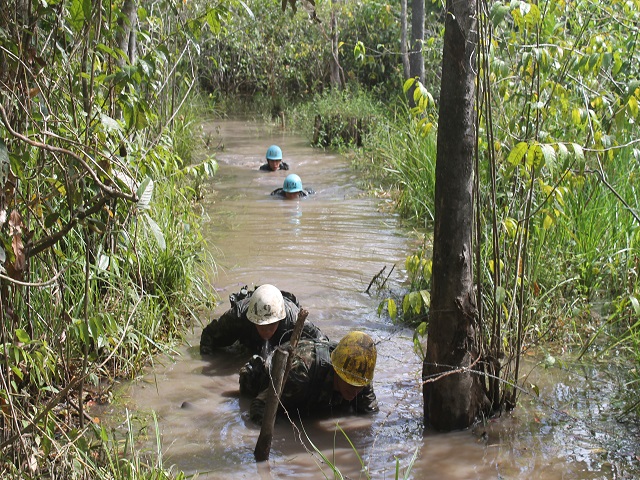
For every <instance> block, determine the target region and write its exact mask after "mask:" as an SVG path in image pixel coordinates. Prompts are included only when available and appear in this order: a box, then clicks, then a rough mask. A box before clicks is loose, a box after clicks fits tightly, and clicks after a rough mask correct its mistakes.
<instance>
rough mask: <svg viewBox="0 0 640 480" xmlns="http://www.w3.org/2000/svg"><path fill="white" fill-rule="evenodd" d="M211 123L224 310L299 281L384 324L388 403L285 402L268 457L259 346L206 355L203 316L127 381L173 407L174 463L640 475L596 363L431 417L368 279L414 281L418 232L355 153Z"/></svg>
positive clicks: (212, 469) (335, 315)
mask: <svg viewBox="0 0 640 480" xmlns="http://www.w3.org/2000/svg"><path fill="white" fill-rule="evenodd" d="M206 129H207V131H208V132H209V133H210V135H211V137H212V144H218V143H220V144H221V146H222V145H223V146H224V148H223V149H222V150H221V151H220V152H219V153H218V154H217V158H218V161H219V164H220V169H219V173H218V174H217V175H216V177H215V178H214V179H213V181H212V182H211V184H210V185H209V186H208V194H207V196H206V199H205V201H204V209H205V220H204V221H205V233H206V237H207V241H208V242H209V245H210V249H211V253H212V255H213V257H214V258H215V260H216V265H217V267H216V268H217V271H216V272H215V281H214V284H215V287H216V289H217V291H218V294H219V296H220V298H221V299H222V303H221V304H220V305H219V306H218V307H217V309H216V312H215V313H214V315H213V318H215V317H216V316H218V315H220V314H221V313H222V312H224V311H225V310H226V309H227V308H229V301H228V296H229V294H231V293H234V292H236V291H238V290H239V289H240V288H241V287H242V286H244V285H249V286H253V285H259V284H263V283H272V284H274V285H276V286H277V287H279V288H280V289H282V290H286V291H290V292H292V293H294V294H295V295H296V296H297V298H298V300H299V301H300V303H301V304H302V306H303V307H304V308H306V309H307V310H308V311H309V312H310V314H309V320H310V321H312V322H313V323H315V324H316V325H318V326H320V327H321V329H322V330H323V331H324V332H325V333H326V334H327V335H328V336H329V337H331V338H333V339H340V338H341V337H342V336H343V335H344V334H345V333H346V332H348V331H349V330H352V329H360V330H363V331H366V332H368V333H369V334H370V335H371V336H373V337H374V339H375V340H376V341H377V342H378V363H377V368H376V373H375V378H374V388H375V391H376V395H377V397H378V401H379V403H380V412H379V413H378V414H376V415H373V416H345V417H325V418H315V419H308V418H305V419H303V420H302V421H300V419H298V418H292V419H286V418H278V421H277V424H276V432H275V435H274V440H273V446H272V450H271V460H270V462H268V463H266V464H260V465H257V464H256V463H255V461H254V458H253V449H254V447H255V442H256V440H257V438H258V433H259V429H258V427H256V426H255V425H253V424H252V423H251V421H250V420H249V418H248V415H247V412H248V407H249V402H248V401H247V400H246V399H244V398H240V396H239V391H238V370H239V368H240V367H241V366H242V364H243V363H244V361H245V360H246V359H247V355H246V354H244V353H242V352H220V353H217V354H215V355H213V356H210V357H202V356H201V355H200V354H199V351H198V342H199V336H200V331H201V328H196V329H195V330H194V332H193V333H192V334H191V335H190V337H189V340H190V343H191V345H190V346H185V347H183V348H182V349H181V350H180V351H179V355H178V356H176V357H175V358H173V359H164V360H163V359H158V360H157V361H156V362H155V365H154V368H153V371H152V372H150V373H149V374H148V375H146V376H145V377H144V378H143V379H142V380H141V381H139V382H136V383H135V384H132V385H130V386H129V387H128V388H127V389H126V390H125V391H124V392H123V394H122V395H123V400H124V403H125V404H126V405H127V407H128V408H129V409H130V410H133V411H136V412H139V413H140V414H145V413H148V412H151V411H155V412H156V413H157V415H158V422H159V429H160V433H161V440H162V452H163V460H164V464H165V465H175V467H176V468H177V469H179V470H182V471H184V472H185V473H188V474H191V475H194V474H197V478H200V479H220V478H233V479H237V478H263V479H270V478H285V477H291V478H312V479H315V478H325V477H326V478H334V474H333V472H332V471H331V470H330V468H329V467H328V466H327V465H326V464H325V463H324V462H323V461H322V459H321V457H320V455H319V454H318V452H317V451H315V449H318V450H319V451H320V452H322V455H324V456H325V457H326V458H327V459H329V460H330V461H331V462H332V463H334V464H335V465H336V467H337V468H338V469H339V470H340V472H341V473H342V475H344V477H345V478H358V479H360V478H367V475H370V477H371V478H373V479H390V478H396V468H397V467H398V468H399V471H400V476H399V478H403V476H404V472H405V471H406V469H407V467H408V465H409V463H410V462H411V459H412V457H413V456H414V454H416V460H415V463H414V464H413V469H412V471H411V475H410V477H409V478H415V479H424V478H429V479H440V478H447V479H448V478H456V479H471V478H474V479H493V478H531V477H534V476H535V477H538V478H541V479H546V478H548V479H563V478H576V479H599V478H603V479H604V478H633V474H634V472H636V470H634V465H636V464H634V459H633V456H634V455H637V454H639V453H640V452H638V451H637V449H636V450H634V444H636V445H637V442H638V438H640V437H639V436H638V432H637V431H633V430H632V429H630V430H628V435H629V436H630V438H628V439H627V440H625V441H622V442H621V443H619V444H618V448H619V451H616V452H612V451H611V449H610V448H605V447H603V444H607V440H609V437H607V435H609V433H610V432H609V431H608V430H607V429H609V428H611V429H615V428H623V427H618V426H617V425H616V424H615V422H614V423H612V424H607V425H606V426H600V427H599V428H598V429H595V430H593V429H592V428H590V423H589V422H588V421H586V422H585V421H583V420H585V419H586V420H589V419H591V418H592V416H597V415H600V414H601V413H602V411H601V407H600V403H601V400H602V398H603V397H604V394H602V392H603V390H607V391H608V390H609V389H612V388H613V386H612V385H611V383H610V382H609V381H608V380H607V379H606V378H605V379H601V378H600V375H599V373H598V372H596V371H582V372H580V373H578V374H572V373H568V372H566V371H564V370H559V369H556V370H554V373H553V374H551V373H550V372H549V371H546V372H544V375H542V376H541V377H536V376H532V377H531V381H535V382H537V383H538V387H539V388H540V396H541V398H546V399H547V400H544V401H540V400H538V399H535V398H532V397H529V396H525V397H524V399H523V401H522V405H521V406H520V407H519V408H518V409H516V411H515V412H514V413H513V414H509V415H505V416H503V417H502V418H500V419H497V420H491V421H489V422H487V424H486V425H484V426H481V427H478V428H475V429H472V430H468V431H463V432H455V433H451V434H436V433H433V432H430V431H425V429H424V428H423V426H422V398H421V390H420V386H419V385H420V381H419V379H420V371H421V361H420V359H419V358H418V356H417V355H416V354H415V353H414V351H413V343H412V331H411V330H408V329H405V328H402V327H399V326H396V325H393V324H392V323H391V322H390V321H389V320H388V319H387V318H384V317H383V318H380V317H378V315H377V313H376V311H377V306H378V303H379V301H380V299H379V298H377V297H376V296H375V295H369V294H367V293H365V290H366V289H367V287H368V285H369V283H370V281H371V280H372V278H373V277H374V276H375V275H376V274H377V273H378V272H379V271H380V270H381V269H382V268H383V267H385V266H386V267H387V271H388V270H389V269H390V268H391V267H392V266H393V265H395V266H396V270H395V271H394V274H393V275H392V276H391V277H390V279H389V281H390V282H394V283H395V284H396V287H399V286H400V285H401V283H402V282H403V281H404V277H403V265H404V259H405V257H406V255H407V254H408V253H411V252H412V249H413V248H414V245H412V244H411V242H410V240H408V239H409V238H410V236H409V235H408V234H407V233H408V232H405V231H403V229H402V227H401V226H400V224H399V221H398V219H397V218H396V217H394V216H393V215H391V214H389V213H388V212H385V211H382V210H381V209H380V203H379V201H378V200H376V199H373V198H369V197H366V196H364V195H362V192H361V191H360V190H359V189H358V188H357V186H356V184H357V180H358V177H357V172H354V171H353V170H352V169H351V168H350V166H349V164H348V162H347V161H346V160H345V159H344V158H342V157H341V156H339V155H336V154H332V153H327V152H324V151H321V150H317V149H312V148H311V147H309V146H308V142H307V140H305V139H304V138H302V137H300V136H296V135H292V134H290V133H286V132H284V131H282V130H281V129H279V128H277V127H269V126H267V125H264V124H262V123H255V122H250V121H242V120H224V121H218V122H212V123H210V124H208V125H206ZM271 144H278V145H279V146H280V147H281V148H282V150H283V153H284V160H285V161H286V162H288V163H289V165H290V167H291V170H290V171H288V172H287V171H278V172H261V171H259V170H258V167H259V166H260V165H261V164H262V163H264V154H265V151H266V149H267V147H268V146H269V145H271ZM288 173H297V174H298V175H300V177H301V178H302V181H303V184H304V186H305V188H308V187H312V188H313V189H314V190H315V191H316V192H317V193H316V194H315V195H312V196H310V197H307V198H305V199H301V200H299V201H284V200H279V199H276V198H274V197H271V196H270V195H269V193H270V192H271V191H272V190H274V189H275V188H278V187H280V186H282V182H283V180H284V178H285V176H286V175H287V174H288ZM589 389H591V391H596V390H597V391H599V392H601V393H600V395H599V396H598V398H597V399H590V398H589V397H588V395H586V394H585V393H584V392H585V391H589ZM590 409H591V410H593V411H589V410H590ZM585 412H586V413H585ZM338 426H339V428H338ZM340 429H342V431H344V434H343V433H342V432H341V431H340ZM608 432H609V433H608ZM345 434H346V436H348V440H347V438H346V437H345ZM634 435H635V437H634ZM602 437H606V438H602ZM611 438H618V437H617V436H615V435H613V434H612V435H611ZM350 442H351V443H352V444H353V446H354V447H355V450H357V454H356V452H355V451H354V448H352V447H351V445H350ZM151 443H153V442H151V441H150V444H151ZM610 443H611V442H609V443H608V444H607V445H609V444H610ZM314 446H315V447H314ZM149 448H151V449H153V448H155V447H151V446H150V447H149ZM625 459H627V460H628V461H627V460H625ZM365 471H366V472H367V473H365ZM636 473H637V472H636Z"/></svg>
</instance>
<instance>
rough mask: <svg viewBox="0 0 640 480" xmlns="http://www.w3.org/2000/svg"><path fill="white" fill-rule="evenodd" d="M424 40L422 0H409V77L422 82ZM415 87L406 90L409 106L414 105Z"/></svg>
mask: <svg viewBox="0 0 640 480" xmlns="http://www.w3.org/2000/svg"><path fill="white" fill-rule="evenodd" d="M423 42H424V0H411V51H410V52H409V77H410V78H417V79H418V81H420V83H424V58H423V57H422V43H423ZM414 90H415V87H412V88H410V89H409V90H407V95H408V99H409V106H410V107H411V108H413V107H415V106H416V102H415V100H414V99H413V91H414Z"/></svg>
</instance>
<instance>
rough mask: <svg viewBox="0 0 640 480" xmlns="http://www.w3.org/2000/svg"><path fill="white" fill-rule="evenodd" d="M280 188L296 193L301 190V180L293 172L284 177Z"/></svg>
mask: <svg viewBox="0 0 640 480" xmlns="http://www.w3.org/2000/svg"><path fill="white" fill-rule="evenodd" d="M282 190H284V191H285V192H287V193H296V192H301V191H302V180H300V177H299V176H298V175H296V174H295V173H292V174H290V175H287V178H285V179H284V184H283V185H282Z"/></svg>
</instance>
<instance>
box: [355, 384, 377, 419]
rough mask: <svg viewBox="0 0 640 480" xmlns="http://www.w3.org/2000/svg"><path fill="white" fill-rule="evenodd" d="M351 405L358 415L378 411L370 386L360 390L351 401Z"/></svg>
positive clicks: (374, 395)
mask: <svg viewBox="0 0 640 480" xmlns="http://www.w3.org/2000/svg"><path fill="white" fill-rule="evenodd" d="M352 405H353V407H354V408H355V410H356V412H358V413H375V412H379V411H380V408H379V407H378V400H377V399H376V394H375V392H374V391H373V387H372V386H371V385H367V386H366V387H364V388H363V389H362V391H361V392H360V393H359V394H358V396H357V397H356V398H354V399H353V401H352Z"/></svg>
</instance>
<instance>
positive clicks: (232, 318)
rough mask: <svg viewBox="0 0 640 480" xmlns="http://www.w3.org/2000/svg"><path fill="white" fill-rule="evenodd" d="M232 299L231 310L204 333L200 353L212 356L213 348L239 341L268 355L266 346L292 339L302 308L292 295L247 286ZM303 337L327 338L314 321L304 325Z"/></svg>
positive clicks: (253, 350)
mask: <svg viewBox="0 0 640 480" xmlns="http://www.w3.org/2000/svg"><path fill="white" fill-rule="evenodd" d="M229 300H230V301H231V308H230V309H229V310H227V311H226V312H225V313H224V314H223V315H222V316H221V317H220V318H218V319H217V320H213V321H212V322H211V323H210V324H209V325H207V327H206V328H205V329H204V330H203V331H202V335H201V337H200V353H201V354H210V353H212V352H213V350H214V349H218V348H222V347H229V346H231V345H233V344H234V343H235V342H239V343H240V344H242V345H244V346H245V347H247V348H248V349H249V350H250V351H251V352H252V353H254V354H261V353H262V354H263V355H265V356H266V353H268V352H264V347H265V345H268V346H270V348H273V347H275V346H277V345H280V344H281V343H284V342H286V341H288V340H289V339H290V338H291V333H292V332H293V327H294V326H295V323H296V320H297V318H298V313H299V312H300V308H301V307H300V304H299V303H298V301H297V299H296V297H295V296H294V295H292V294H291V293H289V292H281V291H280V290H279V289H278V288H276V287H275V286H273V285H269V284H265V285H261V286H259V287H258V288H256V289H255V290H254V291H253V292H248V291H247V290H246V287H245V289H244V290H242V291H241V292H240V293H238V294H234V295H231V296H230V297H229ZM302 338H310V339H316V340H327V337H326V335H324V334H323V333H322V332H321V331H320V329H319V328H318V327H316V326H315V325H314V324H313V323H311V322H305V324H304V329H303V331H302Z"/></svg>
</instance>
